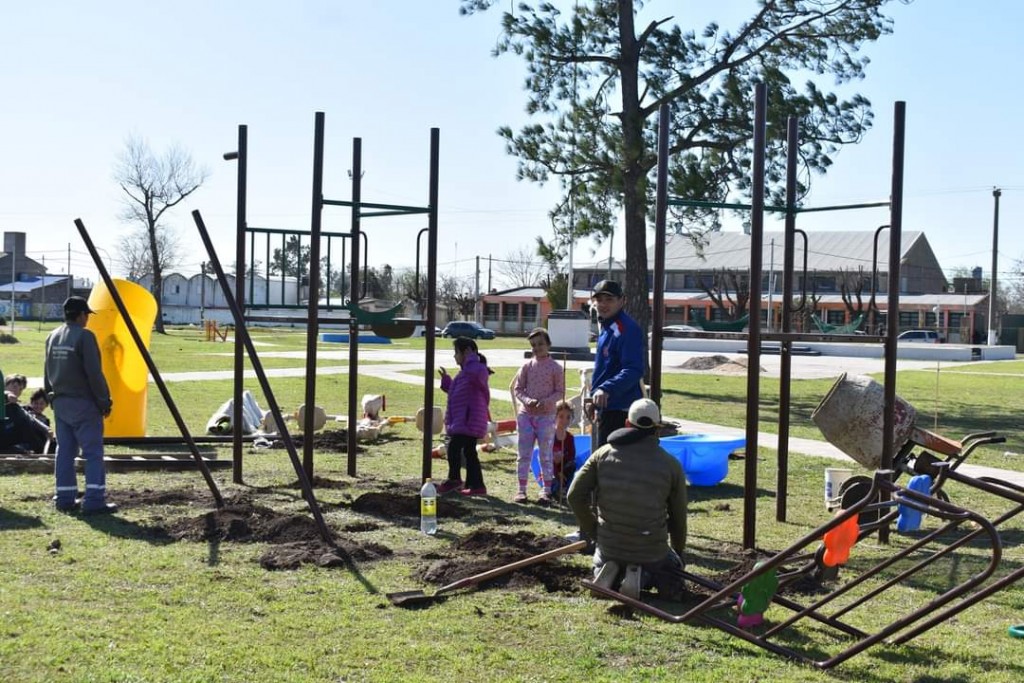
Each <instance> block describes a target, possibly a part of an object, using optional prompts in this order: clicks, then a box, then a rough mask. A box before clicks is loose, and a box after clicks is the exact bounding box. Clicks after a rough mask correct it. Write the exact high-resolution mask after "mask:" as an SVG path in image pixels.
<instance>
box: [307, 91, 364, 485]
mask: <svg viewBox="0 0 1024 683" xmlns="http://www.w3.org/2000/svg"><path fill="white" fill-rule="evenodd" d="M314 127H315V130H314V132H313V201H312V208H311V209H310V213H311V218H310V228H309V298H308V301H307V302H306V311H307V313H306V400H305V402H306V414H305V416H304V417H305V419H304V420H303V425H302V466H303V468H304V469H305V470H306V476H307V477H309V478H310V479H312V478H313V433H314V432H315V430H314V428H313V427H314V420H315V418H316V342H317V338H318V337H319V332H320V320H319V317H318V316H319V314H320V306H319V304H320V301H319V298H320V232H321V230H320V228H321V220H322V217H323V198H324V113H323V112H321V111H318V112H317V113H316V116H315V121H314ZM297 263H298V266H299V270H298V271H297V272H296V275H298V276H299V277H300V280H299V281H300V283H301V275H302V269H301V265H302V250H301V249H300V250H299V254H298V258H297ZM349 343H350V344H351V343H352V342H351V340H349ZM349 381H350V382H354V381H355V372H353V373H352V374H350V375H349ZM348 428H349V432H354V431H355V423H353V422H351V421H350V422H349V423H348Z"/></svg>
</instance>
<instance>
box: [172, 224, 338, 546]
mask: <svg viewBox="0 0 1024 683" xmlns="http://www.w3.org/2000/svg"><path fill="white" fill-rule="evenodd" d="M192 219H193V220H194V221H195V222H196V227H197V228H198V229H199V236H200V237H201V238H202V240H203V246H205V247H206V253H207V255H208V256H209V257H210V265H212V266H213V270H214V272H215V273H216V274H217V282H218V283H220V287H221V290H222V291H223V292H224V301H225V302H226V303H227V305H228V308H230V309H231V315H232V316H233V317H234V320H235V334H236V335H239V336H241V338H242V343H243V344H245V350H246V351H247V352H248V354H249V362H250V363H252V369H253V371H254V372H255V373H256V379H257V380H259V383H260V388H261V389H263V395H264V396H265V397H266V399H267V404H268V406H269V407H270V413H271V415H273V416H274V422H275V423H276V425H277V433H278V434H280V435H281V441H282V442H283V443H284V446H285V448H286V449H287V450H288V457H289V458H290V459H291V461H292V467H294V468H295V475H296V476H297V477H298V480H299V488H301V489H302V496H303V498H305V499H306V503H307V504H308V505H309V511H310V512H311V513H312V515H313V520H314V521H315V522H316V526H317V529H318V530H319V531H320V536H321V537H322V538H323V539H324V541H325V542H326V543H329V544H332V545H333V544H334V538H333V536H332V535H331V531H330V529H328V528H327V522H325V521H324V517H323V515H322V514H321V513H320V506H319V504H317V502H316V497H315V496H314V495H313V486H312V485H311V484H310V483H309V477H307V476H306V470H304V469H303V468H302V462H301V461H300V460H299V454H298V452H297V451H296V450H295V442H294V441H293V440H292V436H291V434H289V433H288V425H287V424H285V421H284V415H282V414H281V407H280V406H279V405H278V404H277V399H276V398H275V397H274V390H273V389H272V388H271V387H270V381H269V380H268V379H267V373H266V372H264V371H263V363H262V362H260V358H259V355H257V353H256V346H255V345H254V344H253V343H252V338H251V337H250V336H249V330H248V328H247V327H246V326H245V319H244V318H243V316H242V310H241V309H240V308H239V307H238V303H237V302H236V301H235V297H234V296H233V295H232V294H231V288H230V287H228V279H227V276H226V275H224V269H223V268H221V265H220V259H219V258H218V257H217V252H216V251H215V250H214V248H213V242H211V241H210V233H209V232H207V230H206V224H205V223H204V222H203V217H202V215H201V214H200V213H199V211H193V212H192Z"/></svg>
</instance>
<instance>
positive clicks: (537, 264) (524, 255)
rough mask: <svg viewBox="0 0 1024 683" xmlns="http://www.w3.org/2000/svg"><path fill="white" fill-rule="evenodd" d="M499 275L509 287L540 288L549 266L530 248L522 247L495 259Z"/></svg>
mask: <svg viewBox="0 0 1024 683" xmlns="http://www.w3.org/2000/svg"><path fill="white" fill-rule="evenodd" d="M494 261H495V263H496V265H497V270H498V275H500V276H501V279H502V282H503V283H504V284H505V285H506V286H508V287H539V286H540V282H541V279H542V278H543V277H544V274H545V272H546V271H547V264H546V263H544V261H543V260H542V259H541V258H540V257H539V256H537V254H536V253H535V252H534V251H532V250H531V249H530V248H528V247H520V248H518V249H515V250H513V251H510V252H509V253H507V254H505V258H503V259H494Z"/></svg>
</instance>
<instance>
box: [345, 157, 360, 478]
mask: <svg viewBox="0 0 1024 683" xmlns="http://www.w3.org/2000/svg"><path fill="white" fill-rule="evenodd" d="M362 181H363V140H362V138H352V237H351V239H350V240H349V241H350V242H351V243H352V276H351V278H350V279H349V282H350V283H351V286H352V295H351V296H350V297H349V302H350V305H349V320H348V434H347V437H348V439H347V444H348V476H350V477H354V476H356V423H357V417H356V396H357V392H358V390H359V387H358V384H359V321H358V320H356V316H355V313H353V311H355V310H357V309H358V308H359V232H360V228H359V221H360V212H361V211H362V207H361V206H360V205H359V204H360V202H361V201H362V198H363V190H362Z"/></svg>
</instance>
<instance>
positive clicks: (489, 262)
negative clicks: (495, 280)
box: [487, 254, 494, 293]
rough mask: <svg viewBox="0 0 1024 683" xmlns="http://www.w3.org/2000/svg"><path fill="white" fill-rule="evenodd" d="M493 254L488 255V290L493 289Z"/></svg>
mask: <svg viewBox="0 0 1024 683" xmlns="http://www.w3.org/2000/svg"><path fill="white" fill-rule="evenodd" d="M492 261H493V260H492V258H491V255H490V254H488V255H487V292H488V293H490V291H491V267H492V266H493V265H494V263H493V262H492Z"/></svg>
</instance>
